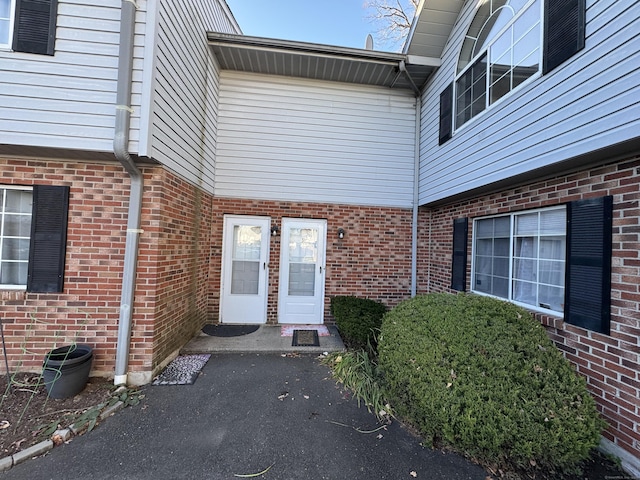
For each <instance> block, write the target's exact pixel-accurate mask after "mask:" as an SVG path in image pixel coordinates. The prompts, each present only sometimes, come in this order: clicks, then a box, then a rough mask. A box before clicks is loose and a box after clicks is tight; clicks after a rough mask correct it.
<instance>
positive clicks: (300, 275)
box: [288, 228, 318, 297]
mask: <svg viewBox="0 0 640 480" xmlns="http://www.w3.org/2000/svg"><path fill="white" fill-rule="evenodd" d="M317 258H318V230H317V229H315V228H291V229H290V230H289V285H288V290H289V295H292V296H308V297H313V296H314V294H315V288H316V286H315V281H316V263H317Z"/></svg>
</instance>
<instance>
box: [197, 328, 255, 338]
mask: <svg viewBox="0 0 640 480" xmlns="http://www.w3.org/2000/svg"><path fill="white" fill-rule="evenodd" d="M258 328H260V325H205V326H204V327H203V328H202V333H206V334H207V335H210V336H212V337H240V336H242V335H249V334H250V333H253V332H255V331H256V330H258Z"/></svg>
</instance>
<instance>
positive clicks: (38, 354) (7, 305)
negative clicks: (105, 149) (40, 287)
mask: <svg viewBox="0 0 640 480" xmlns="http://www.w3.org/2000/svg"><path fill="white" fill-rule="evenodd" d="M143 173H144V176H145V188H144V197H143V206H142V224H141V228H142V229H143V231H144V233H142V234H141V235H140V244H139V261H138V271H137V284H136V293H135V302H134V305H133V322H132V333H131V348H130V356H129V366H130V370H131V371H133V372H146V374H147V376H148V375H150V374H151V372H152V371H153V370H154V369H156V367H157V366H158V365H159V364H160V363H161V362H162V361H163V360H165V359H166V357H167V356H168V355H170V354H171V353H172V352H174V351H175V350H176V349H177V348H179V347H181V346H182V345H183V344H184V343H185V342H186V341H187V340H188V339H189V338H191V336H193V334H194V333H195V332H196V331H197V330H198V329H199V328H201V326H202V325H203V324H204V323H205V322H206V320H207V301H208V292H207V289H208V285H209V284H208V282H207V275H208V254H209V248H208V243H207V242H208V237H209V232H210V229H211V224H210V219H211V197H209V196H206V195H203V194H202V193H201V192H200V190H198V189H197V188H195V187H193V186H191V185H189V184H187V183H185V182H183V181H181V180H180V179H179V178H178V177H176V176H174V175H173V174H171V173H169V172H167V171H166V170H164V169H163V168H162V167H158V166H156V167H145V168H143ZM0 184H4V185H7V184H8V185H11V184H15V185H34V184H53V185H68V186H70V188H71V191H70V202H69V224H68V236H67V252H66V261H65V284H64V291H63V292H62V293H59V294H51V293H47V294H42V293H40V294H35V293H26V292H24V291H8V290H1V289H0V293H1V296H2V304H1V305H0V315H2V320H3V325H4V333H5V337H6V345H7V352H8V354H9V368H10V370H11V371H16V370H21V371H39V370H40V368H41V366H42V360H43V358H44V355H45V353H46V352H47V351H49V350H51V349H52V348H55V347H56V346H60V345H65V344H68V343H70V342H78V343H87V344H89V345H91V346H93V347H94V361H93V368H92V374H93V375H106V376H111V375H113V369H114V365H115V355H116V341H117V332H118V320H119V311H120V292H121V285H122V265H123V260H124V248H125V236H126V225H127V207H128V194H129V179H128V176H127V175H126V174H125V173H124V171H123V169H122V167H121V166H120V165H119V164H116V163H82V162H63V161H45V160H23V159H0ZM0 363H1V364H2V365H1V367H4V362H0Z"/></svg>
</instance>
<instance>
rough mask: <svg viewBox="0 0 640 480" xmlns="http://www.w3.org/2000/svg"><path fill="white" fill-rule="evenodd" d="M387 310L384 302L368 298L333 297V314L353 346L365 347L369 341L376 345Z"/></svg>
mask: <svg viewBox="0 0 640 480" xmlns="http://www.w3.org/2000/svg"><path fill="white" fill-rule="evenodd" d="M386 311H387V307H385V306H384V305H383V304H382V303H379V302H376V301H374V300H370V299H367V298H357V297H350V296H341V297H333V298H332V299H331V314H332V315H333V316H334V318H335V319H336V325H337V326H338V330H339V331H340V335H341V336H342V339H343V340H344V341H345V342H346V343H347V344H349V346H350V347H353V348H364V347H366V346H367V343H369V344H370V345H373V346H375V343H376V336H377V332H378V330H380V326H381V325H382V317H383V316H384V314H385V313H386Z"/></svg>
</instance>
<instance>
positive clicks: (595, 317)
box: [564, 196, 613, 335]
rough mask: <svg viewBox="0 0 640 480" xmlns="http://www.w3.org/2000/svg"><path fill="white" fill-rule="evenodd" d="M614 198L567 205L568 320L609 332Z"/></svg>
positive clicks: (588, 327)
mask: <svg viewBox="0 0 640 480" xmlns="http://www.w3.org/2000/svg"><path fill="white" fill-rule="evenodd" d="M612 222H613V198H612V197H610V196H608V197H600V198H594V199H588V200H580V201H576V202H571V203H569V204H568V205H567V255H566V258H567V267H566V270H565V274H566V277H565V317H564V319H565V321H566V322H568V323H571V324H573V325H576V326H579V327H583V328H586V329H588V330H593V331H596V332H600V333H604V334H607V335H608V334H609V330H610V326H609V325H610V321H611V249H612V245H611V242H612V239H611V235H612Z"/></svg>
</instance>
